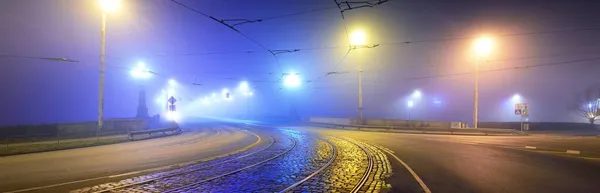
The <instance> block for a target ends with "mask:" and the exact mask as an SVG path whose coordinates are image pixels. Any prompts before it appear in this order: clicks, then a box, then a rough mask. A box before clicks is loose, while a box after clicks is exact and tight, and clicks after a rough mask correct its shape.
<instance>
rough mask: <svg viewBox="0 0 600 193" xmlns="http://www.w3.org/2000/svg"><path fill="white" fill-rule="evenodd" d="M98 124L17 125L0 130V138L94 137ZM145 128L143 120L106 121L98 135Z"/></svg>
mask: <svg viewBox="0 0 600 193" xmlns="http://www.w3.org/2000/svg"><path fill="white" fill-rule="evenodd" d="M97 128H98V123H97V122H95V121H90V122H78V123H57V124H41V125H17V126H7V127H1V128H0V138H4V139H9V138H22V139H26V138H28V139H32V140H37V139H41V138H80V137H91V136H96V131H97ZM146 128H147V121H146V120H143V119H107V120H104V125H103V128H102V130H101V133H100V135H117V134H126V133H128V132H129V131H133V130H143V129H146Z"/></svg>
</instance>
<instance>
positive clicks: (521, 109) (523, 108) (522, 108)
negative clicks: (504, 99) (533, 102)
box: [515, 103, 529, 117]
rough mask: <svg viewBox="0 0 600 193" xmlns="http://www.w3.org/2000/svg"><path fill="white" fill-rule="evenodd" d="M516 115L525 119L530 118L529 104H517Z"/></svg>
mask: <svg viewBox="0 0 600 193" xmlns="http://www.w3.org/2000/svg"><path fill="white" fill-rule="evenodd" d="M515 115H521V116H523V117H526V116H529V104H527V103H517V104H515Z"/></svg>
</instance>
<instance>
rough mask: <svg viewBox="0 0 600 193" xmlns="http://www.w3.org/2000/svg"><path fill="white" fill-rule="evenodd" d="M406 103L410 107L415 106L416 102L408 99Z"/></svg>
mask: <svg viewBox="0 0 600 193" xmlns="http://www.w3.org/2000/svg"><path fill="white" fill-rule="evenodd" d="M406 105H407V106H408V107H409V108H410V107H413V106H415V102H413V101H408V102H407V103H406Z"/></svg>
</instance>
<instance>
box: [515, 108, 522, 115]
mask: <svg viewBox="0 0 600 193" xmlns="http://www.w3.org/2000/svg"><path fill="white" fill-rule="evenodd" d="M522 113H523V112H522V111H521V109H515V115H522Z"/></svg>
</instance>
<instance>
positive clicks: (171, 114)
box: [165, 111, 181, 121]
mask: <svg viewBox="0 0 600 193" xmlns="http://www.w3.org/2000/svg"><path fill="white" fill-rule="evenodd" d="M165 115H166V118H167V120H170V121H180V120H181V116H180V115H179V112H177V111H168V112H166V113H165Z"/></svg>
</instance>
